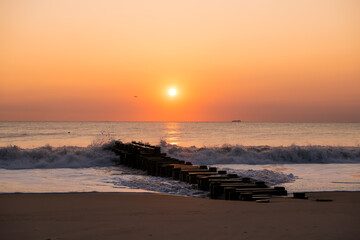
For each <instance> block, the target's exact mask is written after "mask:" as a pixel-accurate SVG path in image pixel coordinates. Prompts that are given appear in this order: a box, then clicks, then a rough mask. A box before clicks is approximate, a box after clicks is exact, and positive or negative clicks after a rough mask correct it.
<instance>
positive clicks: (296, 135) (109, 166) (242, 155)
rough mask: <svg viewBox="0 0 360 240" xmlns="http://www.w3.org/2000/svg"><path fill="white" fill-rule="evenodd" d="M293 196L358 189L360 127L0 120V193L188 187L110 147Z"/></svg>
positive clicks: (190, 191)
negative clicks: (127, 146)
mask: <svg viewBox="0 0 360 240" xmlns="http://www.w3.org/2000/svg"><path fill="white" fill-rule="evenodd" d="M114 140H120V141H122V142H129V141H141V142H144V143H149V144H152V145H158V146H160V147H161V151H162V152H165V153H167V154H168V155H169V156H172V157H175V158H178V159H182V160H186V161H190V162H192V163H193V164H201V165H208V166H215V167H217V168H219V169H225V170H227V171H228V172H233V173H237V174H239V175H241V176H244V177H253V178H256V179H258V180H263V181H266V182H267V183H269V184H270V185H272V186H285V187H286V189H287V190H288V191H289V192H295V191H307V192H310V191H360V123H261V122H0V193H13V192H35V193H44V192H46V193H49V192H144V191H145V192H146V191H150V192H162V193H170V194H180V195H188V196H199V197H202V196H205V193H203V192H201V191H198V190H197V189H194V188H193V187H192V186H191V185H188V184H185V183H182V182H177V181H174V180H170V179H164V178H159V177H152V176H147V175H146V174H144V173H143V172H141V171H139V170H134V169H130V168H127V167H124V166H117V165H115V164H114V162H113V161H112V160H113V159H114V158H116V156H115V155H114V154H113V153H111V152H108V151H105V150H103V146H104V145H105V144H109V143H110V142H111V141H114Z"/></svg>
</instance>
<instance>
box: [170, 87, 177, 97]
mask: <svg viewBox="0 0 360 240" xmlns="http://www.w3.org/2000/svg"><path fill="white" fill-rule="evenodd" d="M169 94H170V95H171V96H175V95H176V90H175V89H174V88H172V89H170V90H169Z"/></svg>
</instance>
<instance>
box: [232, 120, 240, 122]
mask: <svg viewBox="0 0 360 240" xmlns="http://www.w3.org/2000/svg"><path fill="white" fill-rule="evenodd" d="M232 122H241V120H232Z"/></svg>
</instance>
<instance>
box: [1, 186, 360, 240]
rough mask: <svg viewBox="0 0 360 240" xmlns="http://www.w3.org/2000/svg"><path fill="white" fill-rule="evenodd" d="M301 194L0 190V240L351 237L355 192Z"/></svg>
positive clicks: (359, 218)
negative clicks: (248, 196)
mask: <svg viewBox="0 0 360 240" xmlns="http://www.w3.org/2000/svg"><path fill="white" fill-rule="evenodd" d="M308 196H309V197H310V198H309V199H308V200H301V199H289V198H272V199H271V202H270V203H255V202H242V201H224V200H211V199H199V198H190V197H181V196H170V195H162V194H150V193H78V194H76V193H74V194H72V193H71V194H1V195H0V239H1V240H7V239H27V240H28V239H37V240H41V239H44V240H45V239H52V240H55V239H182V240H186V239H255V240H256V239H259V240H260V239H291V240H295V239H301V240H304V239H306V240H309V239H317V240H320V239H326V240H328V239H341V240H344V239H359V236H360V192H335V193H334V192H331V193H311V194H308ZM316 198H328V199H329V198H330V199H332V200H333V201H332V202H317V201H314V199H316Z"/></svg>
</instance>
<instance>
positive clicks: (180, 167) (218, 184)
mask: <svg viewBox="0 0 360 240" xmlns="http://www.w3.org/2000/svg"><path fill="white" fill-rule="evenodd" d="M106 150H110V151H112V152H114V153H115V154H116V155H117V156H118V158H117V159H116V160H115V162H116V163H117V164H121V165H125V166H128V167H131V168H136V169H140V170H143V171H145V172H146V173H147V174H148V175H151V176H159V177H164V178H172V179H174V180H178V181H183V182H186V183H188V184H192V185H193V186H194V187H196V188H197V189H199V190H202V191H208V192H209V197H210V198H211V199H224V200H239V201H256V202H269V201H270V198H271V197H273V196H287V191H286V189H285V188H284V187H281V186H276V187H269V186H268V184H266V183H265V182H263V181H257V180H256V179H252V178H247V177H241V176H238V175H237V174H231V173H227V172H226V171H222V170H217V168H215V167H208V166H205V165H200V166H196V165H193V164H192V163H191V162H186V161H183V160H179V159H176V158H172V157H169V156H167V154H166V153H161V149H160V147H157V146H151V145H149V144H144V143H141V142H136V141H132V142H130V143H122V142H120V141H115V142H114V144H112V145H111V146H108V147H107V148H106Z"/></svg>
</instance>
